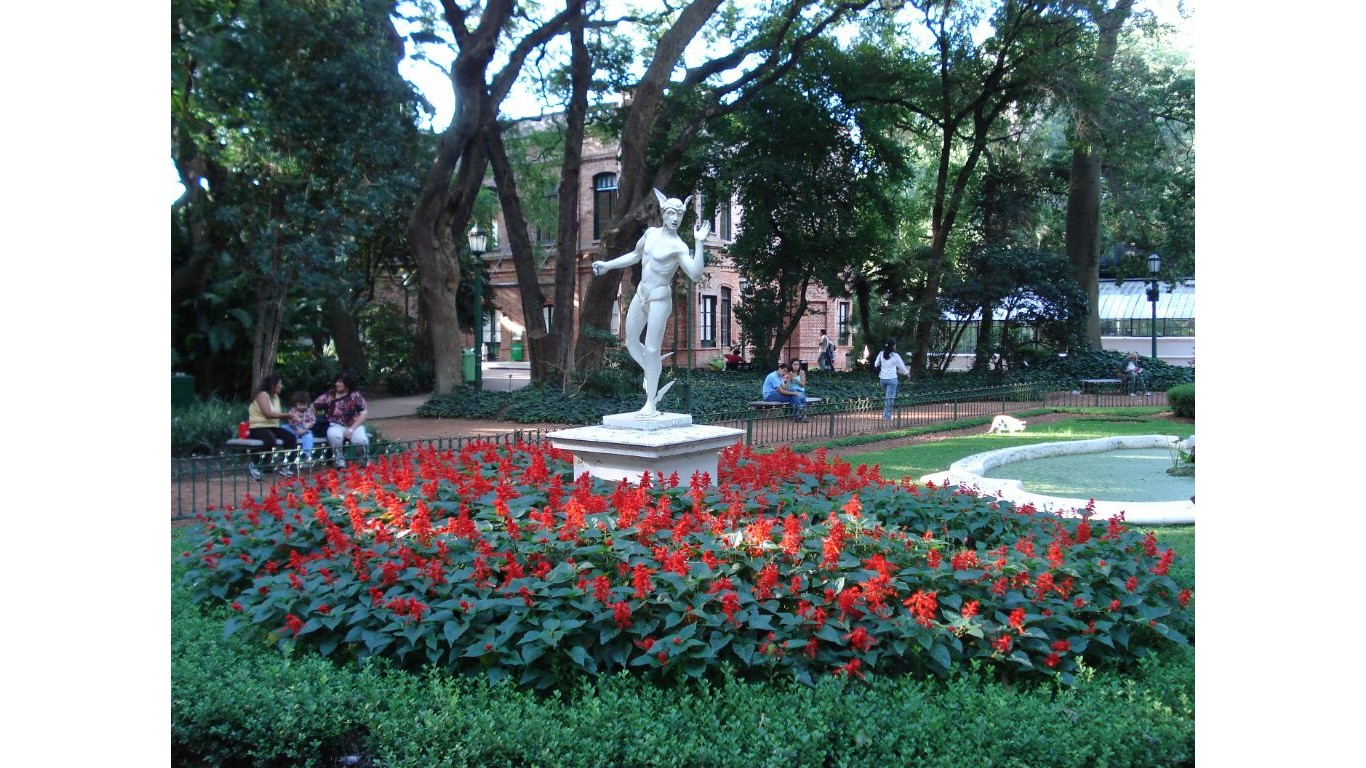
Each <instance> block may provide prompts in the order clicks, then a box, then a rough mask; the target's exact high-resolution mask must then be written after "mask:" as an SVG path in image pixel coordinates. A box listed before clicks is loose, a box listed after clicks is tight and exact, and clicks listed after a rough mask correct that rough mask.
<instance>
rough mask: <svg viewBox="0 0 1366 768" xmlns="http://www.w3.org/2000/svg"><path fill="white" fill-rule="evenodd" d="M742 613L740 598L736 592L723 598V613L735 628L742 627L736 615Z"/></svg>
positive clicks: (729, 593)
mask: <svg viewBox="0 0 1366 768" xmlns="http://www.w3.org/2000/svg"><path fill="white" fill-rule="evenodd" d="M739 611H740V596H739V595H737V594H735V593H734V592H727V593H726V594H724V595H722V596H721V612H722V613H724V614H726V620H727V621H729V622H730V623H731V624H733V625H735V626H737V627H738V626H740V622H739V621H737V620H736V618H735V614H736V613H738V612H739Z"/></svg>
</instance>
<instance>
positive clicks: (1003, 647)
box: [991, 635, 1012, 654]
mask: <svg viewBox="0 0 1366 768" xmlns="http://www.w3.org/2000/svg"><path fill="white" fill-rule="evenodd" d="M1011 642H1012V640H1011V639H1010V635H1001V636H1000V637H998V638H996V639H995V640H993V641H991V648H992V650H994V651H996V652H997V653H1001V654H1005V653H1010V645H1011Z"/></svg>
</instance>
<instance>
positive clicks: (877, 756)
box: [171, 542, 1195, 768]
mask: <svg viewBox="0 0 1366 768" xmlns="http://www.w3.org/2000/svg"><path fill="white" fill-rule="evenodd" d="M173 545H174V546H173V549H174V550H175V551H177V552H178V551H179V550H180V548H181V546H182V545H183V543H182V542H173ZM177 559H178V558H177ZM179 571H180V568H179V567H178V566H176V567H173V577H174V576H175V575H177V574H178V573H179ZM180 584H181V582H180V580H179V579H178V578H173V586H172V616H173V623H172V631H171V635H172V637H171V641H172V669H171V672H172V681H171V682H172V712H171V720H172V722H171V740H172V760H173V762H174V763H175V764H177V765H236V766H335V765H337V764H339V763H338V761H339V760H340V759H341V758H344V757H348V756H355V757H356V758H358V760H356V761H355V762H354V764H358V765H373V766H391V767H394V768H398V767H401V766H414V767H415V768H416V767H417V766H422V767H424V768H425V766H431V765H450V766H484V765H518V766H603V765H613V766H691V765H696V766H718V767H724V766H745V767H746V768H748V767H749V766H781V767H782V768H789V767H790V766H795V765H840V766H870V767H872V766H876V767H877V768H883V766H886V765H888V764H901V765H924V766H957V765H983V766H1002V767H1009V768H1026V767H1027V766H1040V765H1048V766H1096V765H1106V766H1111V767H1112V768H1113V767H1117V766H1185V765H1193V764H1194V743H1195V732H1194V649H1193V648H1190V647H1180V648H1172V649H1171V650H1169V651H1166V652H1164V653H1162V654H1161V655H1159V656H1153V657H1149V658H1148V659H1146V660H1144V661H1143V662H1142V663H1140V665H1139V666H1138V668H1137V669H1135V670H1131V671H1130V672H1129V673H1127V674H1122V675H1121V674H1118V673H1114V672H1109V671H1103V670H1102V671H1092V670H1086V671H1084V672H1083V673H1082V674H1079V675H1077V680H1076V684H1075V685H1074V686H1072V687H1070V688H1064V687H1061V686H1055V685H1052V684H1047V683H1044V684H1028V685H1026V684H1018V683H1017V684H1015V685H1005V684H1001V683H998V682H995V681H992V680H989V679H987V678H986V677H985V676H984V674H983V673H981V672H980V671H976V670H974V671H969V672H963V673H961V674H957V675H955V676H953V677H950V678H949V679H947V680H945V681H924V680H914V679H910V678H905V677H903V678H896V679H890V678H873V679H872V680H871V682H868V683H861V682H859V683H854V682H851V683H846V682H843V681H840V680H835V679H823V680H822V681H821V682H819V683H818V684H816V685H814V686H806V685H801V684H797V683H777V684H774V683H769V684H754V683H742V682H739V681H736V680H734V679H733V678H731V677H729V676H726V677H725V678H724V679H723V680H722V681H721V682H720V683H715V684H708V683H700V684H695V685H688V686H683V687H673V688H670V687H661V686H658V685H654V684H651V683H649V682H648V681H646V680H643V679H641V678H639V677H633V676H628V675H617V676H614V677H609V678H605V679H602V680H599V681H598V682H596V683H590V682H584V683H583V684H581V685H580V686H579V687H577V688H575V689H572V690H566V691H557V692H555V693H552V694H550V695H538V694H535V693H533V692H527V691H521V690H518V689H516V688H515V687H513V686H512V685H507V684H501V685H496V686H490V685H488V684H487V683H485V682H484V681H483V680H481V679H476V678H456V677H452V676H450V675H449V674H447V673H445V672H441V671H436V670H432V671H428V672H426V673H423V674H414V673H409V672H403V671H399V670H396V669H394V668H392V667H391V666H390V665H389V664H387V663H386V662H383V661H381V660H378V659H373V660H370V661H368V662H365V663H361V664H349V665H345V666H337V665H336V664H334V663H332V662H329V661H327V660H325V659H321V658H318V657H316V656H313V655H311V654H307V653H298V652H295V653H292V654H291V653H284V652H281V651H279V650H277V649H276V647H275V646H273V645H269V644H249V643H244V642H240V641H239V640H237V639H229V640H224V639H223V625H224V622H225V621H226V619H227V618H228V615H229V611H227V610H224V609H221V608H220V609H214V610H211V611H208V612H205V611H203V610H202V609H201V608H200V607H198V606H197V605H195V604H194V603H193V602H192V601H191V600H190V597H189V595H188V591H187V589H186V588H184V587H183V586H181V585H180Z"/></svg>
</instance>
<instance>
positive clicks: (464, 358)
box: [460, 349, 476, 383]
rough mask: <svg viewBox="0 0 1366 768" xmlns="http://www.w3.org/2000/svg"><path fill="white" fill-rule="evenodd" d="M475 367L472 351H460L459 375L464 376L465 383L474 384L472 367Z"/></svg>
mask: <svg viewBox="0 0 1366 768" xmlns="http://www.w3.org/2000/svg"><path fill="white" fill-rule="evenodd" d="M475 365H476V361H475V359H474V350H472V349H466V350H462V351H461V353H460V369H461V373H463V374H465V381H466V382H469V383H473V382H474V366H475Z"/></svg>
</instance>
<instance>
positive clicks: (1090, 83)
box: [1067, 0, 1133, 349]
mask: <svg viewBox="0 0 1366 768" xmlns="http://www.w3.org/2000/svg"><path fill="white" fill-rule="evenodd" d="M1107 6H1108V4H1107V3H1105V2H1096V3H1088V4H1086V10H1087V12H1088V13H1089V14H1090V15H1091V18H1092V19H1093V20H1094V22H1095V25H1096V39H1095V54H1094V57H1093V59H1092V64H1091V67H1090V72H1089V77H1088V78H1085V79H1079V82H1080V83H1081V84H1082V87H1081V88H1080V89H1079V93H1078V98H1077V100H1076V108H1075V112H1074V118H1073V127H1072V142H1073V148H1072V168H1071V173H1070V174H1069V185H1068V194H1067V259H1068V261H1070V262H1071V263H1072V274H1073V276H1075V277H1076V280H1077V284H1078V285H1080V286H1081V287H1082V290H1083V291H1085V293H1086V300H1087V303H1088V306H1090V307H1091V310H1090V311H1089V312H1088V313H1087V318H1086V336H1085V340H1086V343H1087V344H1089V345H1090V346H1091V347H1092V348H1094V349H1100V313H1099V309H1098V304H1099V298H1100V248H1101V245H1100V234H1101V227H1100V208H1101V167H1102V164H1103V162H1104V156H1105V153H1104V146H1105V135H1106V133H1107V129H1108V126H1107V122H1108V120H1107V109H1106V103H1107V101H1108V100H1109V96H1110V91H1111V86H1110V73H1111V70H1112V69H1113V66H1114V61H1115V52H1116V50H1117V49H1118V47H1119V33H1120V29H1121V28H1122V27H1123V26H1124V21H1125V20H1126V19H1128V18H1129V13H1130V11H1131V10H1132V9H1133V0H1115V3H1114V5H1113V6H1108V7H1107Z"/></svg>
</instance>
